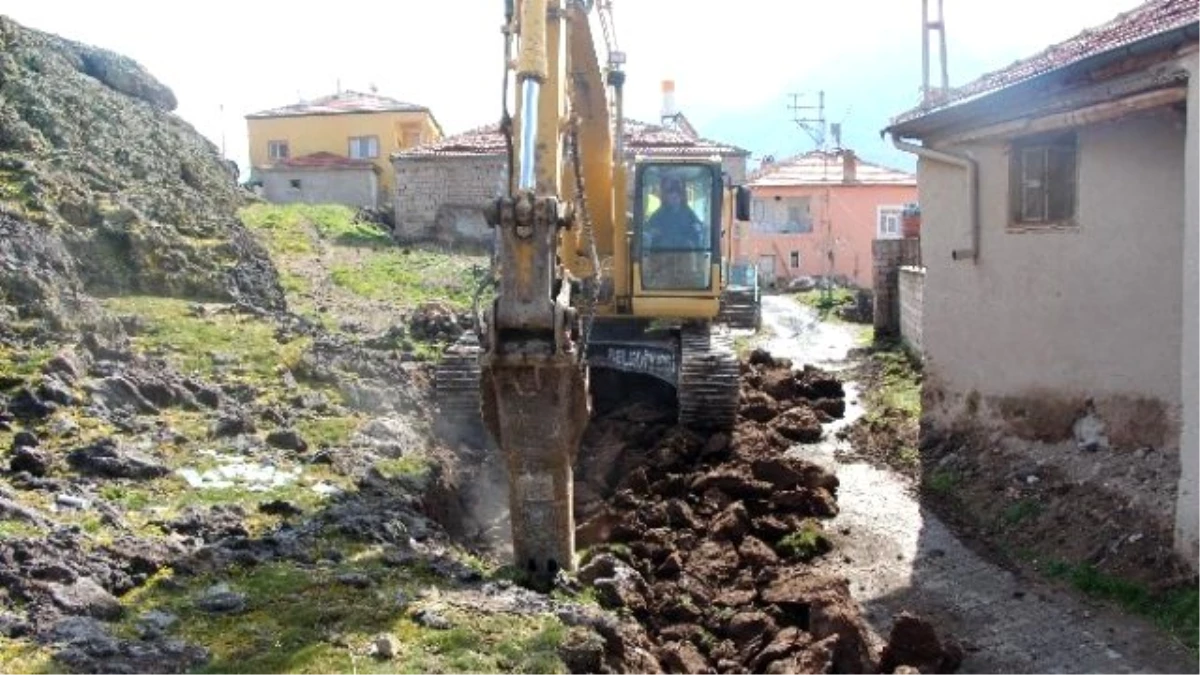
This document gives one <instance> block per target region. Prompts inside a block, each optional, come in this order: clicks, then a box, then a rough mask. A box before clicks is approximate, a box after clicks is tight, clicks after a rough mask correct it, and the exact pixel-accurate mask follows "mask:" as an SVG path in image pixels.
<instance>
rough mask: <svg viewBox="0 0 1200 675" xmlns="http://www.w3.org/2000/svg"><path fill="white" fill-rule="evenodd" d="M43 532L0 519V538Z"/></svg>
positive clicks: (30, 535) (34, 527)
mask: <svg viewBox="0 0 1200 675" xmlns="http://www.w3.org/2000/svg"><path fill="white" fill-rule="evenodd" d="M45 534H46V533H45V532H43V531H42V530H41V528H39V527H38V526H36V525H34V524H32V523H28V522H25V521H24V520H0V539H36V538H40V537H43V536H45ZM5 672H7V671H5Z"/></svg>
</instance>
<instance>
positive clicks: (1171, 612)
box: [1043, 561, 1200, 657]
mask: <svg viewBox="0 0 1200 675" xmlns="http://www.w3.org/2000/svg"><path fill="white" fill-rule="evenodd" d="M1043 571H1044V572H1045V573H1046V574H1047V575H1048V576H1050V577H1051V578H1053V579H1060V580H1064V581H1066V582H1067V583H1069V584H1071V585H1072V586H1074V587H1075V588H1076V589H1078V590H1079V591H1081V592H1083V593H1084V594H1086V595H1089V596H1091V597H1094V598H1098V599H1101V600H1106V601H1109V602H1114V603H1116V604H1117V605H1120V606H1121V607H1122V608H1124V609H1125V610H1126V611H1129V612H1132V613H1134V614H1139V615H1141V616H1144V617H1147V618H1149V619H1150V620H1152V621H1153V622H1154V623H1155V625H1157V626H1158V627H1159V628H1162V629H1163V630H1166V631H1167V632H1168V633H1170V634H1171V635H1172V636H1174V637H1175V638H1176V639H1178V640H1179V641H1180V642H1182V643H1183V644H1184V645H1185V646H1187V648H1188V649H1189V650H1190V651H1191V653H1192V656H1193V657H1195V656H1197V653H1198V648H1197V647H1198V644H1200V587H1197V585H1196V584H1195V583H1193V584H1191V585H1189V586H1184V587H1177V588H1173V589H1170V590H1168V591H1165V592H1161V593H1155V592H1153V591H1151V590H1150V589H1149V588H1147V587H1146V586H1144V585H1143V584H1139V583H1135V582H1132V581H1127V580H1125V579H1121V578H1118V577H1115V576H1112V575H1109V574H1105V573H1104V572H1101V571H1099V570H1097V569H1096V568H1095V567H1093V566H1092V565H1088V564H1071V563H1067V562H1063V561H1055V562H1051V563H1049V564H1047V565H1046V566H1045V567H1044V570H1043Z"/></svg>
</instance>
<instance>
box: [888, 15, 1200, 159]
mask: <svg viewBox="0 0 1200 675" xmlns="http://www.w3.org/2000/svg"><path fill="white" fill-rule="evenodd" d="M1198 35H1200V22H1193V23H1189V24H1187V25H1184V26H1179V27H1177V28H1172V29H1170V30H1167V31H1163V32H1161V33H1156V34H1154V35H1151V36H1148V37H1145V38H1142V39H1141V40H1137V41H1135V42H1131V43H1130V44H1127V45H1124V46H1121V47H1117V48H1115V49H1109V50H1107V51H1103V52H1100V53H1098V54H1093V55H1092V56H1088V57H1085V58H1083V59H1080V60H1078V61H1074V62H1072V63H1068V64H1065V65H1063V66H1061V67H1059V68H1055V69H1053V70H1049V71H1047V72H1044V73H1041V74H1039V75H1035V76H1033V77H1031V78H1028V79H1025V80H1021V81H1019V82H1014V83H1012V84H1009V85H1007V86H1004V87H1001V88H999V89H994V90H992V91H988V92H985V93H982V94H979V95H977V96H974V97H970V98H966V99H963V100H961V101H955V102H952V103H949V104H947V105H945V106H942V107H938V108H934V109H932V110H929V111H928V112H925V113H922V114H916V115H914V116H912V117H907V116H908V115H912V114H914V113H915V111H909V112H907V113H902V114H901V115H899V116H897V117H896V118H895V119H897V120H901V121H899V122H893V123H892V124H890V125H888V126H887V127H885V128H884V129H883V130H882V131H881V133H880V135H883V134H891V135H892V136H893V137H895V138H925V137H927V136H931V135H936V134H937V133H938V132H940V131H943V130H945V129H947V128H949V127H951V126H953V125H954V124H955V123H963V122H966V121H968V120H970V119H971V118H972V117H975V116H976V115H978V113H981V112H982V111H985V110H986V111H988V112H989V113H991V117H996V118H997V119H994V120H989V121H1003V119H1004V115H1005V114H1007V115H1009V116H1010V117H1015V116H1018V115H1020V114H1021V113H1022V112H1023V109H1022V108H1023V107H1027V106H1022V103H1023V102H1027V101H1028V97H1027V96H1025V94H1029V93H1032V92H1036V91H1037V90H1039V89H1043V88H1045V87H1047V86H1048V85H1050V84H1052V83H1054V82H1055V81H1060V80H1066V79H1069V78H1070V77H1071V76H1073V75H1077V74H1079V73H1082V72H1085V71H1090V70H1097V69H1100V68H1103V67H1104V66H1107V65H1110V64H1112V63H1115V62H1116V61H1118V60H1121V59H1124V58H1128V57H1132V56H1140V55H1143V54H1148V53H1152V52H1158V51H1166V50H1170V49H1173V48H1178V47H1180V46H1182V45H1185V44H1187V43H1188V42H1194V41H1196V40H1197V38H1198Z"/></svg>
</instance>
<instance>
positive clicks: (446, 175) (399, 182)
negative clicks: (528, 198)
mask: <svg viewBox="0 0 1200 675" xmlns="http://www.w3.org/2000/svg"><path fill="white" fill-rule="evenodd" d="M394 165H395V167H396V198H395V210H396V229H395V230H394V236H395V238H396V239H397V240H398V241H401V242H406V243H408V242H419V241H436V242H440V243H445V244H451V245H456V244H465V245H475V246H490V245H491V241H492V231H491V228H489V227H488V226H487V224H486V223H485V222H484V219H483V208H484V206H486V205H487V203H488V202H489V201H491V200H492V199H495V198H496V197H498V196H499V195H500V194H502V193H503V191H504V180H505V179H504V174H505V168H506V167H505V160H504V157H503V156H494V155H478V156H468V157H445V156H428V157H402V158H399V159H396V160H395V161H394Z"/></svg>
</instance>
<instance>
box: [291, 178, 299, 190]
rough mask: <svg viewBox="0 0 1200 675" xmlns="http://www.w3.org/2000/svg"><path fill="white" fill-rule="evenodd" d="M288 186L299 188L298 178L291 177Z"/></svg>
mask: <svg viewBox="0 0 1200 675" xmlns="http://www.w3.org/2000/svg"><path fill="white" fill-rule="evenodd" d="M288 187H290V188H292V189H293V190H299V189H300V179H299V178H293V179H291V180H289V181H288Z"/></svg>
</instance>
